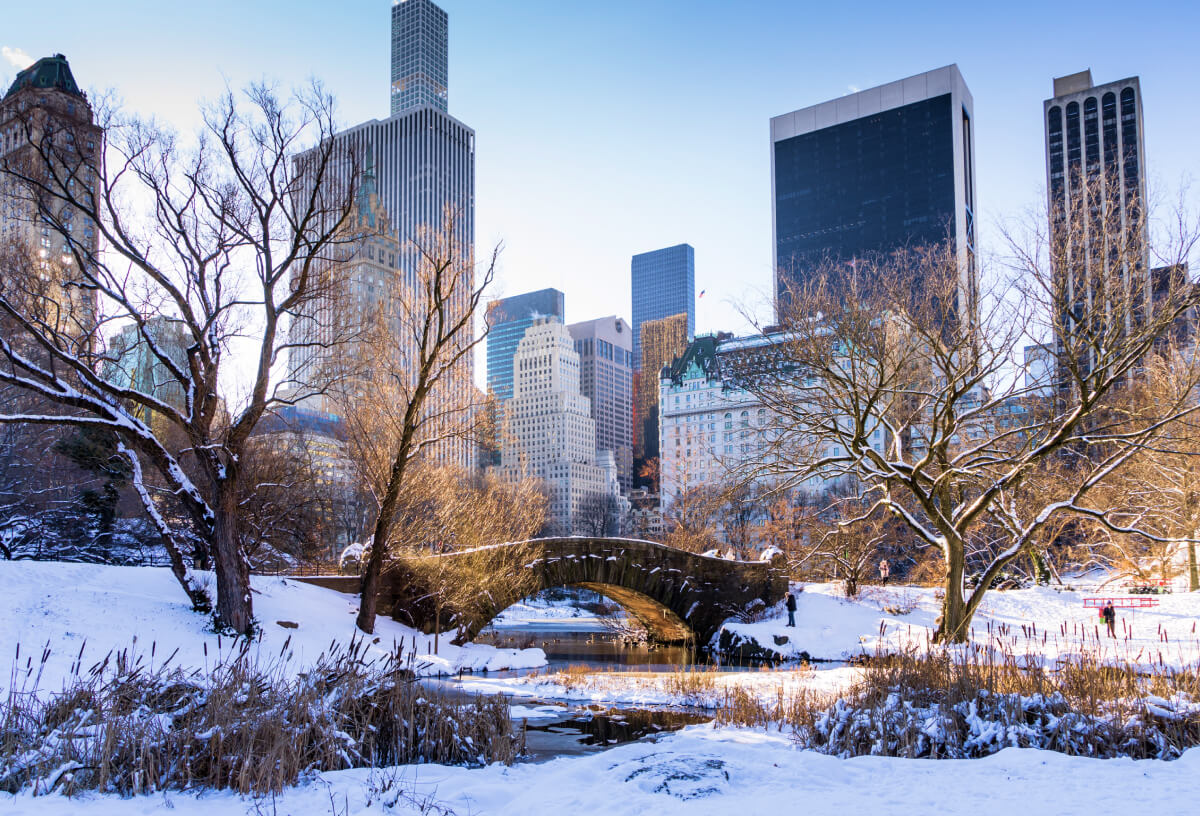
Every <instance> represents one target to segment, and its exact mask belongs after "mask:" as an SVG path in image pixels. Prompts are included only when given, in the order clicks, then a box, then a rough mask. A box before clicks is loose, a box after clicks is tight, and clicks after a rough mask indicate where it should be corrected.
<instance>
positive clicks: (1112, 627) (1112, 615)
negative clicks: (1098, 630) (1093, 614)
mask: <svg viewBox="0 0 1200 816" xmlns="http://www.w3.org/2000/svg"><path fill="white" fill-rule="evenodd" d="M1100 617H1102V618H1104V625H1105V626H1106V627H1107V628H1108V636H1109V637H1110V638H1115V637H1116V636H1117V610H1116V609H1114V608H1113V602H1112V601H1105V602H1104V608H1103V609H1101V610H1100Z"/></svg>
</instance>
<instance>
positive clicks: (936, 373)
mask: <svg viewBox="0 0 1200 816" xmlns="http://www.w3.org/2000/svg"><path fill="white" fill-rule="evenodd" d="M1181 223H1182V222H1181ZM1125 234H1126V233H1125V232H1110V233H1108V234H1107V235H1094V234H1093V235H1090V236H1086V235H1085V236H1074V237H1073V238H1072V240H1071V241H1068V242H1063V241H1061V240H1058V239H1057V238H1056V240H1055V241H1053V242H1051V241H1049V240H1048V239H1047V238H1046V237H1045V235H1044V234H1040V233H1035V236H1037V235H1040V238H1039V237H1035V239H1034V240H1033V241H1032V242H1029V243H1026V242H1024V241H1022V240H1017V239H1016V238H1011V237H1010V251H1011V255H1012V267H1013V270H1014V272H1015V273H1016V275H1015V280H1013V281H1005V282H1004V283H1005V284H1011V288H1010V286H1009V285H1005V286H998V287H997V288H996V289H995V291H993V292H990V293H985V296H984V297H983V298H982V299H981V301H980V310H979V311H976V309H975V306H974V304H973V303H972V302H971V301H972V300H973V293H971V292H970V290H969V288H967V291H966V292H964V286H963V279H964V278H963V272H964V270H963V268H962V266H961V260H960V258H958V257H957V255H956V253H955V252H954V251H953V250H952V248H947V247H944V246H935V247H925V248H917V249H912V250H907V251H902V252H897V253H895V254H893V255H891V256H889V257H886V258H877V259H859V260H857V261H856V263H855V264H854V265H853V266H849V265H847V266H845V267H841V266H836V267H835V266H830V267H828V268H825V269H823V270H819V271H818V272H816V273H814V275H813V276H812V278H810V280H809V282H808V283H806V284H804V285H801V286H797V287H795V288H794V289H793V290H792V292H791V293H790V294H791V298H790V306H789V308H788V309H787V311H786V313H785V314H783V315H782V318H783V319H782V323H783V331H782V332H781V333H779V334H775V335H772V340H773V346H772V351H773V352H774V353H775V355H776V364H775V365H772V366H764V367H759V368H757V369H756V370H754V371H750V372H745V376H744V382H745V386H746V387H747V388H748V389H749V390H750V391H752V392H753V393H755V394H756V395H757V396H758V397H759V398H760V399H761V400H762V401H763V402H764V403H765V404H766V405H767V406H768V407H769V408H771V409H772V410H773V412H774V414H775V416H776V418H777V420H776V426H775V427H774V428H773V429H772V431H771V432H770V433H769V434H768V436H769V438H770V443H769V445H768V450H767V451H766V452H765V455H764V457H763V459H762V461H761V462H759V463H757V464H756V466H755V470H757V472H758V473H757V474H755V475H762V474H769V475H771V476H772V477H774V478H777V479H781V480H782V483H783V484H785V485H786V484H788V483H789V482H790V483H793V484H795V483H799V482H801V481H803V480H805V479H808V478H812V477H818V478H824V479H849V480H851V483H852V484H855V485H857V486H858V487H859V489H860V493H861V495H862V497H863V499H864V500H865V505H864V506H865V508H866V509H865V510H864V512H863V514H862V518H868V517H870V515H871V514H873V513H875V512H876V511H877V510H880V509H882V510H886V511H888V512H890V513H892V514H894V515H895V517H896V518H898V519H900V520H901V521H902V522H903V523H904V525H905V526H906V527H907V528H908V529H909V530H911V532H912V534H913V535H914V537H915V540H916V542H917V543H918V544H919V545H921V546H927V547H933V548H936V549H937V550H938V551H939V552H940V553H941V555H942V560H943V562H944V567H945V576H944V590H945V598H944V601H943V604H942V613H941V617H940V618H939V621H938V630H937V636H938V637H939V638H940V639H942V640H945V641H962V640H965V639H966V638H967V636H968V633H969V627H970V621H971V618H972V615H973V614H974V612H975V610H976V609H977V608H978V606H979V603H980V602H981V601H982V600H983V597H984V594H985V593H986V591H987V589H988V588H989V587H990V586H991V584H992V581H993V580H994V579H995V577H996V576H997V575H999V574H1000V573H1001V571H1002V570H1004V569H1005V568H1006V567H1007V566H1008V565H1009V564H1010V563H1011V562H1012V561H1013V560H1014V559H1016V558H1017V557H1018V556H1019V555H1020V554H1021V553H1022V552H1025V551H1026V550H1027V547H1028V545H1029V543H1030V542H1031V541H1032V540H1034V539H1035V538H1036V537H1037V536H1038V535H1039V534H1040V533H1041V532H1042V531H1043V529H1044V528H1045V527H1046V526H1047V525H1048V524H1050V523H1052V522H1053V521H1055V520H1056V519H1057V518H1059V517H1060V516H1061V515H1065V514H1075V515H1079V516H1084V517H1088V518H1090V519H1092V520H1094V521H1095V522H1096V523H1098V524H1101V525H1103V526H1106V527H1108V528H1110V529H1112V530H1114V531H1118V532H1128V533H1132V532H1141V533H1143V534H1145V533H1146V532H1147V531H1145V530H1138V529H1137V528H1136V526H1135V525H1130V524H1129V523H1128V519H1127V518H1124V517H1122V516H1121V514H1120V512H1119V508H1109V507H1102V506H1098V505H1096V504H1094V503H1091V502H1089V500H1088V498H1089V494H1090V493H1091V492H1092V491H1093V490H1095V489H1096V488H1097V486H1098V485H1101V484H1103V483H1105V482H1106V481H1108V480H1110V479H1111V478H1113V475H1114V473H1116V471H1117V470H1118V469H1119V468H1120V467H1121V466H1122V465H1124V464H1125V463H1126V462H1128V461H1129V460H1130V458H1131V457H1133V456H1135V455H1136V454H1137V453H1138V452H1139V451H1141V450H1143V449H1145V448H1146V447H1147V446H1150V445H1153V444H1155V443H1156V442H1158V441H1161V439H1162V437H1163V435H1164V433H1165V431H1166V429H1167V428H1169V427H1170V425H1171V423H1173V422H1177V421H1178V420H1179V419H1180V418H1182V417H1186V416H1189V415H1190V414H1191V413H1192V412H1193V411H1195V410H1196V406H1195V401H1194V400H1191V399H1188V398H1186V397H1185V396H1184V395H1185V394H1187V393H1190V389H1187V388H1180V389H1179V390H1177V391H1176V392H1175V394H1174V395H1173V397H1172V398H1169V399H1163V400H1161V401H1159V402H1157V403H1155V404H1152V405H1145V404H1143V405H1133V404H1130V403H1129V402H1128V401H1127V400H1125V398H1124V394H1125V393H1126V392H1127V390H1128V389H1127V388H1126V386H1127V385H1128V384H1129V383H1130V382H1131V381H1133V380H1136V379H1137V378H1138V377H1140V376H1142V374H1141V372H1142V368H1143V365H1144V362H1145V360H1146V359H1147V355H1149V354H1150V353H1151V352H1152V351H1153V350H1154V348H1155V346H1156V344H1157V343H1158V342H1159V341H1160V338H1161V337H1163V336H1164V335H1165V334H1166V333H1167V332H1168V331H1169V329H1170V328H1171V327H1172V325H1173V324H1175V322H1176V320H1177V319H1179V318H1180V317H1181V316H1182V315H1184V314H1185V313H1187V312H1188V311H1189V310H1191V309H1192V308H1194V306H1195V304H1196V294H1195V292H1194V291H1193V290H1192V288H1191V287H1190V286H1178V287H1175V288H1173V289H1172V291H1170V292H1168V293H1165V294H1164V295H1163V297H1162V299H1161V300H1160V301H1159V303H1158V304H1157V306H1156V308H1155V309H1154V310H1153V311H1149V310H1148V309H1147V308H1146V302H1145V299H1144V293H1143V291H1142V290H1141V288H1140V287H1138V286H1131V285H1130V281H1131V280H1132V279H1134V278H1135V277H1136V276H1138V275H1141V274H1145V272H1146V264H1147V259H1146V256H1145V255H1144V252H1145V247H1144V246H1142V245H1140V244H1139V243H1138V242H1136V241H1130V240H1126V239H1125V237H1124V236H1125ZM1085 240H1088V241H1092V242H1093V243H1092V244H1090V245H1091V246H1093V247H1094V246H1096V245H1097V244H1096V243H1095V242H1097V241H1099V245H1100V246H1103V247H1104V248H1105V250H1106V254H1105V259H1106V260H1105V261H1104V262H1102V263H1101V262H1099V261H1094V262H1093V264H1092V266H1091V267H1090V268H1089V269H1088V271H1087V274H1088V275H1090V276H1091V278H1090V281H1091V283H1090V285H1089V288H1088V292H1089V295H1088V298H1086V299H1085V298H1082V296H1080V292H1081V291H1082V290H1081V289H1080V284H1079V279H1078V278H1077V277H1073V276H1072V275H1069V274H1062V270H1069V269H1075V268H1076V267H1077V262H1076V256H1075V254H1072V253H1078V251H1079V250H1078V247H1079V245H1080V243H1081V242H1084V241H1085ZM1193 243H1194V232H1192V231H1187V230H1181V231H1179V234H1178V235H1176V236H1175V238H1174V240H1173V242H1172V243H1171V246H1169V247H1164V250H1163V251H1164V252H1169V253H1170V254H1169V257H1168V258H1167V260H1169V261H1171V262H1172V263H1176V264H1178V263H1181V262H1182V261H1184V260H1186V258H1187V255H1188V253H1190V252H1191V250H1192V248H1193ZM1093 258H1094V256H1093ZM1013 291H1016V292H1017V293H1018V295H1017V297H1011V296H1009V295H1010V294H1011V293H1012V292H1013ZM1045 329H1048V330H1049V333H1050V334H1051V335H1052V336H1054V337H1057V338H1059V339H1060V343H1061V345H1062V353H1061V354H1059V358H1058V372H1057V375H1056V377H1055V383H1054V387H1053V390H1054V393H1053V397H1052V398H1051V399H1049V400H1046V401H1043V402H1040V403H1039V402H1038V401H1037V400H1036V397H1035V395H1034V394H1033V393H1032V392H1031V391H1029V390H1028V389H1026V388H1025V387H1024V385H1023V384H1022V383H1021V382H1020V381H1019V379H1018V378H1014V377H1013V376H1012V366H1013V364H1014V361H1015V360H1016V359H1018V358H1019V353H1018V352H1019V350H1020V349H1021V348H1022V347H1023V346H1024V345H1025V344H1026V343H1028V342H1029V341H1030V338H1031V337H1034V336H1037V334H1039V333H1040V332H1041V331H1042V330H1045ZM1043 336H1044V335H1043ZM1194 378H1195V373H1194V372H1193V373H1191V374H1190V375H1189V383H1191V384H1194V383H1195V379H1194ZM1034 404H1037V405H1038V406H1039V410H1025V409H1026V408H1028V407H1030V406H1031V405H1034ZM1052 460H1058V461H1060V462H1062V463H1064V466H1065V467H1067V468H1068V469H1069V470H1070V478H1068V479H1061V480H1057V481H1054V482H1050V483H1043V484H1041V485H1040V486H1039V488H1040V489H1039V491H1038V492H1037V493H1036V495H1034V494H1032V493H1031V492H1030V491H1028V490H1027V489H1028V488H1030V487H1031V486H1032V481H1031V478H1030V477H1031V474H1033V473H1035V472H1036V471H1037V469H1038V467H1039V466H1040V465H1042V464H1043V463H1045V462H1048V461H1052ZM851 521H853V519H852V520H851ZM985 522H987V523H988V524H990V525H991V527H992V528H993V529H1002V530H1004V531H1005V533H1006V534H1005V538H1004V546H1003V548H1001V549H999V550H998V551H996V552H994V553H992V554H991V555H990V556H989V557H988V558H987V560H986V561H984V562H983V563H981V564H979V565H978V567H979V571H978V582H977V584H976V587H975V589H973V590H970V591H968V589H967V585H966V581H965V578H966V573H967V570H968V568H969V566H970V565H969V563H968V554H969V553H970V552H972V550H973V549H975V548H974V541H975V540H976V538H977V536H978V535H979V533H980V531H981V529H982V528H983V525H984V523H985ZM977 551H978V550H977Z"/></svg>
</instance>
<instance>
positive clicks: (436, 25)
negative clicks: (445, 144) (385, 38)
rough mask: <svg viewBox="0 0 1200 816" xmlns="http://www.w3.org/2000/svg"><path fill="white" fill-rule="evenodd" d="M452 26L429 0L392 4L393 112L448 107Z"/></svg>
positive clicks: (444, 14) (393, 113)
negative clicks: (447, 95) (425, 106)
mask: <svg viewBox="0 0 1200 816" xmlns="http://www.w3.org/2000/svg"><path fill="white" fill-rule="evenodd" d="M449 31H450V25H449V20H448V18H447V16H446V12H444V11H442V10H441V9H440V8H438V7H437V6H435V5H434V4H433V3H432V2H430V0H400V2H398V3H396V4H395V5H393V6H392V115H393V116H394V115H395V114H397V113H400V112H401V111H406V110H409V109H411V108H419V107H421V106H422V105H430V106H432V107H435V108H437V109H438V110H441V111H444V110H446V88H447V86H448V84H449V83H448V74H449V63H450V59H449V55H448V53H447V52H448V43H449V40H450V33H449Z"/></svg>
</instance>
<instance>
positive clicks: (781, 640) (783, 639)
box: [775, 635, 788, 646]
mask: <svg viewBox="0 0 1200 816" xmlns="http://www.w3.org/2000/svg"><path fill="white" fill-rule="evenodd" d="M787 642H788V636H787V635H775V645H776V646H783V645H784V644H786V643H787Z"/></svg>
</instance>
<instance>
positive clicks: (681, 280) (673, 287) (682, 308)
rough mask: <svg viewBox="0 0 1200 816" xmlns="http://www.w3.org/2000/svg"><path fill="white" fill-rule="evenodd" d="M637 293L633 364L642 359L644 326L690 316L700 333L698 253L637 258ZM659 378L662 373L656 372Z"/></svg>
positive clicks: (683, 250) (686, 250)
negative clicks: (697, 296)
mask: <svg viewBox="0 0 1200 816" xmlns="http://www.w3.org/2000/svg"><path fill="white" fill-rule="evenodd" d="M629 271H630V276H631V278H632V284H633V286H632V290H633V310H632V314H633V361H634V365H635V366H637V365H640V364H641V359H642V324H643V323H645V322H646V321H647V320H658V319H660V318H663V317H670V316H671V315H677V314H682V315H686V316H687V333H688V336H691V335H692V334H694V333H695V331H696V250H694V249H692V247H691V246H690V245H688V244H678V245H677V246H673V247H667V248H665V249H656V250H654V251H653V252H643V253H641V254H640V255H634V256H633V260H632V261H631V262H630V265H629ZM654 376H655V377H657V376H658V372H657V371H656V372H654Z"/></svg>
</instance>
